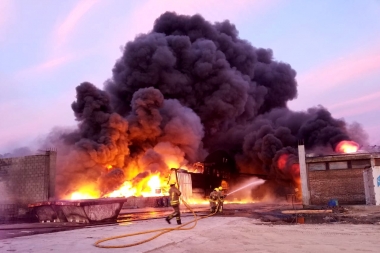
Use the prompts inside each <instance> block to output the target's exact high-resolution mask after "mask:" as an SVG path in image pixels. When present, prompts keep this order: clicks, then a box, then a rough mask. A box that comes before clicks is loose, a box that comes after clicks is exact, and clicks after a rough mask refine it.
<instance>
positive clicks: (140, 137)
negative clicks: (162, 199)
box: [46, 12, 352, 199]
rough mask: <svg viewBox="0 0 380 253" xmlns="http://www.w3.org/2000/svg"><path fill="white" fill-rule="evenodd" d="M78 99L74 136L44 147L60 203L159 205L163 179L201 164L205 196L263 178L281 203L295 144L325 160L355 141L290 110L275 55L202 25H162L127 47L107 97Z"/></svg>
mask: <svg viewBox="0 0 380 253" xmlns="http://www.w3.org/2000/svg"><path fill="white" fill-rule="evenodd" d="M76 92H77V96H76V101H74V102H73V103H72V106H71V107H72V109H73V112H74V115H75V118H76V120H77V121H78V127H77V128H76V129H75V130H65V129H56V130H54V131H53V132H51V134H50V135H49V137H48V139H47V140H46V145H48V146H51V145H54V146H55V147H57V148H58V154H59V157H58V160H57V166H58V167H57V185H56V186H57V187H56V190H57V195H58V196H59V198H64V199H67V198H69V199H75V198H77V199H78V198H100V197H119V196H126V197H128V196H155V195H156V194H158V193H157V191H156V189H157V188H160V189H162V190H163V191H162V192H164V191H165V187H167V177H168V175H169V174H170V168H181V169H184V170H187V171H189V172H195V171H196V169H194V166H192V165H193V164H194V163H196V162H203V161H204V162H205V163H204V168H203V169H204V171H203V175H205V177H203V181H205V182H204V184H203V185H206V188H207V187H209V188H212V187H214V185H216V184H220V183H224V185H228V183H227V182H223V179H227V178H231V177H232V178H234V177H233V175H237V174H238V175H262V176H265V177H269V178H272V179H273V180H268V182H267V183H266V184H265V185H263V186H262V187H261V190H260V192H261V194H262V195H265V194H266V193H267V192H270V193H271V194H274V195H281V194H282V192H283V191H284V189H290V190H289V191H291V190H294V189H296V188H297V187H298V185H299V183H300V177H299V166H298V157H297V141H298V140H300V139H302V140H305V146H306V147H307V148H310V149H311V148H316V147H323V148H325V149H330V150H334V149H335V148H336V146H337V145H338V143H340V142H341V141H343V140H346V141H350V140H352V135H351V133H350V131H349V129H348V128H347V125H346V123H345V122H344V121H343V120H340V119H335V118H333V117H332V116H331V114H330V113H329V112H328V110H327V109H325V108H323V107H315V108H310V109H307V110H306V111H301V112H294V111H291V110H290V109H289V108H288V107H287V102H288V101H290V100H293V99H295V98H296V97H297V82H296V71H295V70H293V69H292V68H291V66H290V65H289V64H287V63H283V62H279V61H276V60H274V57H273V52H272V50H271V49H264V48H255V47H254V46H252V45H251V44H250V43H249V42H248V41H246V40H244V39H241V38H239V35H238V31H237V29H236V27H235V26H234V25H233V24H231V23H230V22H229V21H223V22H220V23H215V24H211V23H210V22H208V21H206V20H204V19H203V18H202V17H201V16H200V15H194V16H183V15H177V14H175V13H171V12H167V13H164V14H162V15H161V16H160V17H159V18H158V19H157V20H156V21H155V23H154V26H153V29H152V31H151V32H149V33H147V34H140V35H138V36H137V37H136V38H135V40H133V41H130V42H128V43H127V44H126V45H125V47H124V50H123V54H122V56H121V57H120V59H118V60H117V62H116V63H115V65H114V67H113V69H112V76H111V78H110V79H109V80H107V81H106V82H105V84H104V88H103V89H100V88H98V87H96V86H95V85H94V84H91V83H88V82H83V83H81V84H80V85H79V86H78V87H77V88H76ZM219 151H220V152H222V153H221V154H223V155H222V158H227V157H228V158H227V160H223V159H222V160H221V163H220V161H219V160H218V159H219V158H218V155H216V156H217V158H215V159H214V158H213V154H218V152H219ZM215 152H216V153H215ZM230 158H231V159H230ZM223 161H225V163H224V162H223ZM232 161H233V162H232ZM218 173H219V174H218ZM194 177H196V175H195V176H194ZM215 178H216V179H215ZM236 178H238V177H235V181H236V180H238V179H236ZM195 181H196V180H195ZM195 181H194V180H193V184H196V183H195ZM207 185H208V186H207ZM194 188H201V187H197V186H196V187H194ZM162 192H161V193H160V194H162ZM205 194H207V193H205Z"/></svg>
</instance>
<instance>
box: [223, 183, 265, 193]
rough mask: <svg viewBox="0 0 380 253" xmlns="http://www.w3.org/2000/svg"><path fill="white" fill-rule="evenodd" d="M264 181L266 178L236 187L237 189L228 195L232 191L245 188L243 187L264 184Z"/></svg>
mask: <svg viewBox="0 0 380 253" xmlns="http://www.w3.org/2000/svg"><path fill="white" fill-rule="evenodd" d="M263 183H265V180H263V179H259V180H257V181H255V182H252V183H249V184H247V185H245V186H242V187H240V188H239V189H236V190H234V191H232V192H230V193H228V194H227V196H228V195H231V194H232V193H235V192H238V191H240V190H243V189H245V188H247V187H248V186H250V185H254V186H259V185H262V184H263Z"/></svg>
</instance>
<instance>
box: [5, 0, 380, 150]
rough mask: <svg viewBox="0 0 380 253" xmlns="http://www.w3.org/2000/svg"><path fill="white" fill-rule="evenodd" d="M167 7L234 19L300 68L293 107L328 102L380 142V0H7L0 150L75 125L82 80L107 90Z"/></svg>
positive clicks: (243, 31)
mask: <svg viewBox="0 0 380 253" xmlns="http://www.w3.org/2000/svg"><path fill="white" fill-rule="evenodd" d="M165 11H176V12H177V13H179V14H188V15H192V14H196V13H199V14H201V15H203V16H204V17H205V18H206V19H207V20H209V21H212V22H215V21H223V20H225V19H229V20H230V21H231V22H232V23H234V24H235V25H236V27H237V29H238V30H239V34H240V37H241V38H243V39H246V40H247V41H249V42H251V43H252V45H253V46H255V47H264V48H271V49H272V50H273V52H274V57H275V59H277V60H279V61H283V62H287V63H289V64H290V65H292V67H293V68H294V69H295V70H296V71H297V81H298V98H297V99H296V100H294V101H291V102H290V103H289V107H290V108H291V109H294V110H306V109H307V108H309V107H312V106H316V105H319V104H321V105H323V106H325V107H327V108H328V109H329V110H330V111H331V112H332V114H333V116H334V117H337V118H344V119H345V120H346V121H347V122H348V123H352V122H354V121H356V122H359V123H361V124H362V126H363V127H364V129H365V130H366V131H367V133H368V134H369V136H370V142H371V144H380V134H379V131H378V129H380V1H379V0H366V1H360V0H334V1H328V0H320V1H302V0H299V1H291V0H289V1H285V0H266V1H259V0H236V1H222V0H219V1H216V0H207V1H206V0H202V1H199V0H182V1H178V0H161V1H160V0H144V1H142V0H136V1H125V0H75V1H74V0H65V1H53V0H31V1H26V0H0V13H2V15H1V16H0V55H1V57H0V115H1V118H0V153H5V152H10V151H12V149H14V148H17V147H22V146H29V145H31V144H32V143H34V142H35V141H36V140H38V139H41V138H43V137H44V135H45V134H47V133H48V132H49V131H50V130H51V129H52V128H53V127H55V126H73V125H75V124H76V123H75V120H74V115H73V112H72V111H71V107H70V105H71V103H72V102H73V101H74V100H75V87H76V86H77V85H79V84H80V83H81V82H83V81H89V82H92V83H94V84H95V85H97V86H98V87H102V86H103V82H104V81H105V80H106V79H107V78H109V77H110V76H111V70H112V67H113V65H114V63H115V61H116V59H117V58H118V57H120V56H121V49H120V48H121V47H122V46H123V45H124V44H125V43H126V42H127V41H129V40H132V39H133V38H134V37H135V36H136V35H137V34H139V33H144V32H148V31H149V30H150V29H151V28H152V26H153V22H154V20H155V19H156V18H157V17H158V16H159V15H160V14H162V13H163V12H165Z"/></svg>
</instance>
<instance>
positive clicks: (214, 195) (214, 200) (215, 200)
mask: <svg viewBox="0 0 380 253" xmlns="http://www.w3.org/2000/svg"><path fill="white" fill-rule="evenodd" d="M218 192H219V189H218V188H215V189H214V190H213V191H212V192H211V193H210V199H209V201H210V212H211V213H215V212H216V211H217V210H216V207H217V205H218V198H219V193H218Z"/></svg>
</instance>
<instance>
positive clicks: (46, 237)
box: [0, 217, 380, 253]
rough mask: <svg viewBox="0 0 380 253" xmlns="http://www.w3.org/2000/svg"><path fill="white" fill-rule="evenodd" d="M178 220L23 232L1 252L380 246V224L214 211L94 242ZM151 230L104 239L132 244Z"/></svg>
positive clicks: (362, 248)
mask: <svg viewBox="0 0 380 253" xmlns="http://www.w3.org/2000/svg"><path fill="white" fill-rule="evenodd" d="M190 220H192V218H191V217H184V218H183V222H187V221H190ZM174 223H175V222H174ZM175 226H176V225H173V224H172V225H168V224H166V223H165V221H164V220H162V219H161V220H146V221H138V222H133V223H124V224H123V225H112V226H104V227H96V228H85V229H79V230H72V231H64V232H57V233H50V234H40V235H33V236H24V237H19V238H12V239H4V240H0V252H39V253H42V252H65V253H68V252H77V253H81V252H115V253H117V252H157V253H161V252H165V253H167V252H171V253H177V252H178V253H179V252H197V253H198V252H209V253H212V252H218V253H223V252H303V253H304V252H318V253H319V252H380V239H379V238H380V225H363V224H361V225H354V224H338V223H336V224H297V225H273V224H270V223H263V222H261V221H259V220H256V219H252V218H245V217H210V218H207V219H203V220H200V221H198V224H197V226H196V227H195V228H194V229H191V230H185V231H173V232H170V233H167V234H164V235H162V236H160V237H158V238H156V239H154V240H153V241H150V242H148V243H144V244H142V245H138V246H134V247H131V248H122V249H101V248H96V247H94V246H93V244H94V243H95V241H97V240H98V239H101V238H105V237H110V236H116V235H121V234H127V233H133V232H139V231H144V230H151V229H158V228H166V227H175ZM152 235H153V234H152ZM148 236H150V235H140V236H138V237H134V238H128V239H125V238H124V239H118V240H114V241H111V242H106V243H105V244H106V245H107V244H108V245H111V244H112V245H116V244H127V243H132V242H135V241H137V240H142V239H146V238H147V237H148Z"/></svg>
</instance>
